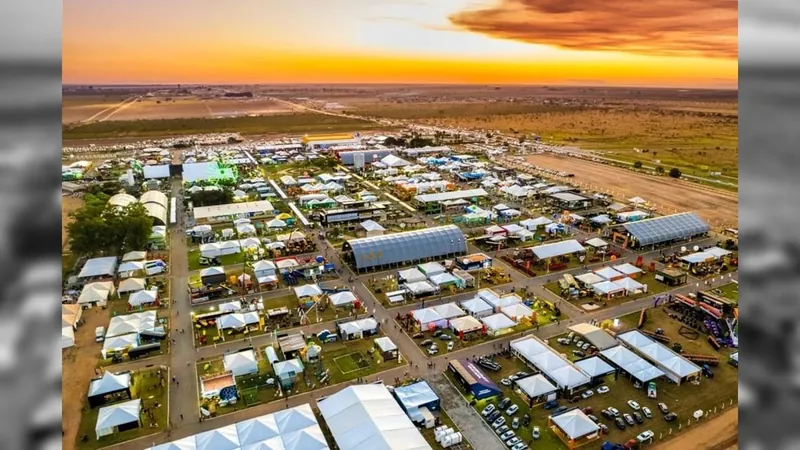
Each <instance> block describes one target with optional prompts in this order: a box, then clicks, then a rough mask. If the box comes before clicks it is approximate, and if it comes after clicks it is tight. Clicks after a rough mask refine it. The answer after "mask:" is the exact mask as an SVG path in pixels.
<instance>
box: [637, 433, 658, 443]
mask: <svg viewBox="0 0 800 450" xmlns="http://www.w3.org/2000/svg"><path fill="white" fill-rule="evenodd" d="M653 436H655V433H653V432H652V431H650V430H647V431H642V432H641V433H640V434H639V435H638V436H636V440H637V441H639V442H647V441H649V440H652V439H653Z"/></svg>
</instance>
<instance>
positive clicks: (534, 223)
mask: <svg viewBox="0 0 800 450" xmlns="http://www.w3.org/2000/svg"><path fill="white" fill-rule="evenodd" d="M551 223H553V221H552V220H550V219H548V218H547V217H537V218H535V219H526V220H523V221H522V222H520V223H519V224H520V225H522V226H523V227H525V228H526V229H528V230H530V231H534V230H536V228H538V227H541V226H543V225H548V224H551Z"/></svg>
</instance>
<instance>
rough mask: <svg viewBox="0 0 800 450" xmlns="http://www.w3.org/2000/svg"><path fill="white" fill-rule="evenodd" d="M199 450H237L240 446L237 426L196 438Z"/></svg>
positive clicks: (223, 428)
mask: <svg viewBox="0 0 800 450" xmlns="http://www.w3.org/2000/svg"><path fill="white" fill-rule="evenodd" d="M195 443H196V445H197V450H237V449H238V448H239V446H240V443H239V433H238V432H237V431H236V425H228V426H226V427H222V428H217V429H215V430H211V431H206V432H204V433H200V434H198V435H196V436H195Z"/></svg>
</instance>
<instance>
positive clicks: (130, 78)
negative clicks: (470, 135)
mask: <svg viewBox="0 0 800 450" xmlns="http://www.w3.org/2000/svg"><path fill="white" fill-rule="evenodd" d="M63 8H64V22H63V60H62V61H63V82H64V83H65V84H77V83H91V84H103V83H109V84H110V83H141V84H144V83H184V84H189V83H492V84H500V83H507V84H608V85H647V86H686V87H726V88H727V87H735V86H736V83H737V20H738V18H737V2H736V1H735V0H647V1H642V0H616V1H613V2H609V1H607V0H580V1H574V2H571V1H566V0H291V1H283V0H225V1H220V0H166V1H164V0H160V1H155V0H136V1H109V0H69V1H66V2H64V4H63Z"/></svg>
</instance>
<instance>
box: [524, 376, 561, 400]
mask: <svg viewBox="0 0 800 450" xmlns="http://www.w3.org/2000/svg"><path fill="white" fill-rule="evenodd" d="M516 383H517V386H518V387H519V389H520V390H521V391H522V392H524V393H525V395H527V396H528V397H531V398H536V397H541V396H543V395H547V394H551V393H553V392H555V391H557V390H558V388H557V387H555V386H553V383H551V382H550V380H548V379H547V378H546V377H545V376H544V375H542V374H537V375H534V376H532V377H525V378H523V379H521V380H517V381H516Z"/></svg>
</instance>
